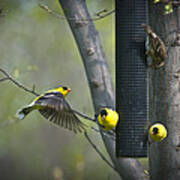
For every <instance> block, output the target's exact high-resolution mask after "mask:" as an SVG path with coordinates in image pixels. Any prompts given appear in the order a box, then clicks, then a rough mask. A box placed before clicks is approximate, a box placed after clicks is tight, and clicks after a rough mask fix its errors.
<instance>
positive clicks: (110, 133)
mask: <svg viewBox="0 0 180 180" xmlns="http://www.w3.org/2000/svg"><path fill="white" fill-rule="evenodd" d="M90 128H91V129H92V130H93V131H95V132H97V133H103V134H104V135H105V136H107V137H108V138H110V139H112V140H113V141H115V134H114V133H113V132H111V131H107V132H105V131H100V130H99V129H96V128H94V127H93V126H91V127H90Z"/></svg>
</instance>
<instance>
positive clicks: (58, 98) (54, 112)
mask: <svg viewBox="0 0 180 180" xmlns="http://www.w3.org/2000/svg"><path fill="white" fill-rule="evenodd" d="M70 91H71V89H70V88H68V87H64V86H59V87H57V88H55V89H52V90H49V91H47V92H45V93H43V94H41V95H40V96H38V97H37V98H35V99H34V100H33V101H32V103H31V104H29V105H27V106H26V107H24V108H22V109H20V110H18V111H17V116H18V118H19V119H23V118H24V117H25V116H26V115H28V114H29V113H30V112H31V111H33V110H39V112H40V113H41V115H43V116H44V117H45V118H46V119H48V120H49V121H51V122H53V123H55V124H57V125H59V126H61V127H64V128H67V129H69V130H72V131H74V132H75V133H76V132H82V130H84V124H83V123H82V122H81V121H80V120H79V119H78V118H77V116H76V115H75V114H74V112H73V110H72V109H71V107H70V105H69V104H68V102H67V101H66V100H65V97H66V95H67V94H68V93H69V92H70Z"/></svg>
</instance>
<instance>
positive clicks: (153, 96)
mask: <svg viewBox="0 0 180 180" xmlns="http://www.w3.org/2000/svg"><path fill="white" fill-rule="evenodd" d="M149 8H150V9H149V13H150V14H149V23H150V25H151V27H152V29H153V30H154V32H156V33H157V34H158V35H159V36H160V37H161V38H162V39H163V41H164V42H166V45H167V49H168V57H167V59H166V62H165V66H164V67H162V68H160V69H157V70H153V69H151V70H150V120H151V121H152V122H154V121H162V122H164V123H165V124H166V125H167V128H168V138H167V139H166V140H165V141H163V142H161V143H154V144H153V145H151V147H150V153H149V159H150V174H151V179H152V180H157V179H162V180H177V179H180V149H179V148H178V147H176V146H178V144H179V143H180V139H179V138H180V136H179V132H180V73H178V70H179V72H180V46H179V45H180V44H179V45H178V39H176V37H177V34H176V31H177V30H178V29H179V27H178V26H179V21H180V19H179V15H180V14H179V11H178V10H177V9H175V10H174V12H173V13H172V14H169V15H164V6H163V5H162V4H157V5H156V4H153V1H149ZM168 46H169V47H168Z"/></svg>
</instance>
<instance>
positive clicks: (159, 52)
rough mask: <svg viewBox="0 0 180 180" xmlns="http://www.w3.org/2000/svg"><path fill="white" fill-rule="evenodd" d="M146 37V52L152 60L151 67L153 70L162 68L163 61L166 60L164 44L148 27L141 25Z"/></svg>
mask: <svg viewBox="0 0 180 180" xmlns="http://www.w3.org/2000/svg"><path fill="white" fill-rule="evenodd" d="M142 26H143V27H144V29H145V31H146V33H147V35H148V38H149V39H148V40H149V42H148V46H149V50H148V51H147V52H146V54H147V55H148V56H150V57H151V58H152V65H151V66H153V67H154V68H160V67H162V66H164V64H165V60H166V58H167V51H166V46H165V44H164V42H163V41H162V40H161V38H160V37H159V36H158V35H157V34H156V33H155V32H153V31H152V29H151V28H150V26H148V25H146V24H142Z"/></svg>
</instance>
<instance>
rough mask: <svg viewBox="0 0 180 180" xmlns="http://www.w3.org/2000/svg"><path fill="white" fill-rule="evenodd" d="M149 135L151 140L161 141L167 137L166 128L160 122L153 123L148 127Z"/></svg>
mask: <svg viewBox="0 0 180 180" xmlns="http://www.w3.org/2000/svg"><path fill="white" fill-rule="evenodd" d="M149 135H150V138H151V140H153V141H155V142H161V141H162V140H164V139H165V138H166V137H167V129H166V127H165V126H164V125H163V124H161V123H155V124H153V125H152V126H151V127H150V128H149Z"/></svg>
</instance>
